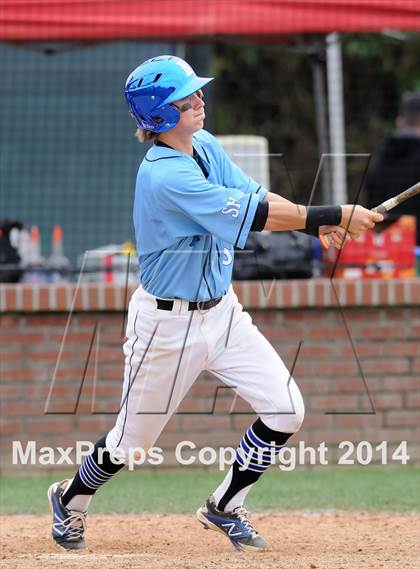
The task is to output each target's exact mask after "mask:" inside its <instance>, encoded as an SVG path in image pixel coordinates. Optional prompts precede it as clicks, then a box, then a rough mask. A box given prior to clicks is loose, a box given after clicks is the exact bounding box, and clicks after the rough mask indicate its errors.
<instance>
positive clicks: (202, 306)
mask: <svg viewBox="0 0 420 569" xmlns="http://www.w3.org/2000/svg"><path fill="white" fill-rule="evenodd" d="M221 300H222V297H220V298H212V299H211V300H206V301H204V302H200V301H199V302H191V301H189V302H188V310H208V309H209V308H213V306H216V305H217V304H219V302H220V301H221ZM156 304H157V307H158V309H159V310H172V308H173V307H174V301H173V300H163V299H162V298H157V299H156Z"/></svg>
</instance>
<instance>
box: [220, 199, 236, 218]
mask: <svg viewBox="0 0 420 569" xmlns="http://www.w3.org/2000/svg"><path fill="white" fill-rule="evenodd" d="M240 209H241V204H240V202H237V201H236V200H235V198H234V197H233V196H229V198H228V201H227V203H226V205H225V207H224V208H223V209H222V213H226V214H230V215H231V216H232V217H238V215H239V210H240Z"/></svg>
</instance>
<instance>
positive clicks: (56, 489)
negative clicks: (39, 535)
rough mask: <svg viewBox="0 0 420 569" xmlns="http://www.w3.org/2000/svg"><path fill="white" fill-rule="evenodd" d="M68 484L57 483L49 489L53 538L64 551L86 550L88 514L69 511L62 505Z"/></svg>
mask: <svg viewBox="0 0 420 569" xmlns="http://www.w3.org/2000/svg"><path fill="white" fill-rule="evenodd" d="M67 482H68V480H63V481H61V482H55V483H54V484H51V486H50V487H49V488H48V501H49V503H50V509H51V512H52V515H53V523H52V537H53V539H54V541H55V542H56V543H57V544H58V545H60V546H61V547H64V549H84V547H86V544H85V538H84V536H85V530H86V512H77V511H76V510H68V509H67V508H66V507H65V506H63V504H62V503H61V496H62V495H63V493H64V490H65V488H66V485H67Z"/></svg>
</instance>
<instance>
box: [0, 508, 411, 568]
mask: <svg viewBox="0 0 420 569" xmlns="http://www.w3.org/2000/svg"><path fill="white" fill-rule="evenodd" d="M252 520H253V521H254V522H255V526H256V527H257V529H258V530H259V531H260V533H261V534H263V535H264V536H265V537H266V539H267V540H269V541H270V543H271V544H272V550H271V551H269V552H266V553H240V552H236V551H235V550H234V549H233V547H232V546H231V544H230V543H229V541H228V540H227V538H225V537H224V536H223V535H221V534H219V533H217V532H214V531H205V530H204V529H203V528H202V526H201V525H200V524H199V523H198V522H197V521H196V520H195V518H194V516H192V515H191V516H187V515H173V514H171V515H157V514H142V515H124V516H121V515H107V516H104V515H92V516H90V518H89V520H88V532H87V540H88V547H87V549H85V550H83V551H81V552H77V553H68V552H66V551H65V550H64V549H61V548H59V547H57V546H55V545H54V544H53V542H52V540H51V538H50V516H29V515H28V516H4V517H1V518H0V524H1V525H0V536H1V554H0V567H7V568H10V569H27V568H31V569H37V568H42V569H50V568H60V569H73V568H74V569H80V568H83V569H97V568H100V569H108V568H110V569H111V568H113V569H122V568H123V569H137V568H139V569H140V568H142V569H143V568H145V569H146V568H147V569H149V568H152V569H228V568H229V569H239V568H241V569H251V568H252V569H259V568H261V569H371V568H375V569H377V568H380V567H387V568H390V569H405V568H407V569H419V567H420V563H419V559H420V538H419V536H420V516H415V515H400V514H365V513H348V512H338V513H308V514H305V513H281V514H254V515H253V516H252Z"/></svg>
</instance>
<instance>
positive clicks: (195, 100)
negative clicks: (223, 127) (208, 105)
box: [173, 89, 206, 133]
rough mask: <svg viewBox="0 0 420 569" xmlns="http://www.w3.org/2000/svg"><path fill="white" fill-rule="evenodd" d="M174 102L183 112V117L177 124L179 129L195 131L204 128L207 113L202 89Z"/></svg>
mask: <svg viewBox="0 0 420 569" xmlns="http://www.w3.org/2000/svg"><path fill="white" fill-rule="evenodd" d="M173 104H174V106H175V107H176V108H177V109H178V110H179V111H180V113H181V118H180V120H179V123H178V124H177V127H179V129H182V130H185V131H188V132H190V133H194V132H197V130H200V129H201V128H203V125H204V119H205V117H206V115H205V113H204V105H205V103H204V95H203V91H202V90H201V89H199V90H198V91H196V92H195V93H193V94H192V95H189V96H188V97H185V98H184V99H180V100H179V101H176V102H175V103H173Z"/></svg>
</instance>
